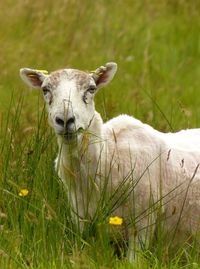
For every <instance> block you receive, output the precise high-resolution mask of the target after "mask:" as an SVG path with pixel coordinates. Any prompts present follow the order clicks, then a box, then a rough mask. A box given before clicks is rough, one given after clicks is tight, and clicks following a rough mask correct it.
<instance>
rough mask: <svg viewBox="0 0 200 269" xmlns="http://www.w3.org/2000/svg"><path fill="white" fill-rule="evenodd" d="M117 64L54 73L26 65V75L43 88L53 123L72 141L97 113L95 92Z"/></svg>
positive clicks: (62, 135) (50, 120)
mask: <svg viewBox="0 0 200 269" xmlns="http://www.w3.org/2000/svg"><path fill="white" fill-rule="evenodd" d="M116 70H117V65H116V64H114V63H108V64H107V65H106V66H101V67H100V68H98V69H97V70H96V71H94V72H92V73H86V72H83V71H79V70H76V69H62V70H58V71H55V72H52V73H50V74H45V73H44V72H43V71H40V70H34V69H29V68H23V69H21V70H20V75H21V77H22V79H23V80H24V81H25V82H26V83H27V84H28V85H29V86H31V87H34V88H40V89H41V90H42V91H43V96H44V100H45V102H46V104H47V109H48V115H49V123H50V125H51V126H52V127H53V128H54V130H55V132H56V134H57V135H58V136H59V137H62V138H63V139H64V141H65V142H71V140H74V138H77V137H79V136H81V133H82V132H81V131H82V130H87V129H88V127H89V126H90V124H91V121H92V119H93V117H94V113H95V107H94V95H95V93H96V92H97V89H99V88H100V87H102V86H104V85H105V84H107V83H108V82H109V81H110V80H111V79H112V78H113V76H114V74H115V72H116Z"/></svg>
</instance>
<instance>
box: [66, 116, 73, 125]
mask: <svg viewBox="0 0 200 269" xmlns="http://www.w3.org/2000/svg"><path fill="white" fill-rule="evenodd" d="M74 122H75V117H71V118H69V119H68V121H67V123H66V126H69V125H71V124H74Z"/></svg>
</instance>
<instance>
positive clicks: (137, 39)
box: [0, 0, 200, 130]
mask: <svg viewBox="0 0 200 269" xmlns="http://www.w3.org/2000/svg"><path fill="white" fill-rule="evenodd" d="M199 13H200V2H199V1H195V0H190V1H184V0H168V1H167V0H160V1H157V0H154V1H149V0H142V1H134V0H132V1H130V0H125V1H113V0H110V1H104V0H100V1H89V0H85V1H79V0H68V1H67V0H66V1H63V0H58V1H56V2H55V1H52V0H50V1H49V0H48V1H45V0H43V1H39V0H36V1H28V0H26V1H20V0H18V1H12V0H10V1H9V0H6V1H2V2H1V4H0V24H1V28H0V42H1V46H0V55H1V58H0V65H1V71H0V74H1V81H0V107H1V109H2V110H6V109H7V107H8V103H9V100H10V96H11V93H12V92H13V91H14V94H15V95H17V94H18V93H19V94H20V93H21V92H22V91H24V94H26V95H28V96H29V94H28V92H25V88H26V87H25V86H24V85H23V83H22V82H21V80H20V78H19V75H18V72H19V68H21V67H33V68H38V69H40V68H41V69H47V70H49V71H52V70H55V69H58V68H62V67H74V68H79V69H84V70H91V69H92V70H93V69H94V68H96V67H97V66H99V65H102V64H104V63H106V62H108V61H115V62H117V63H118V66H119V71H118V73H117V76H116V77H115V79H114V81H113V82H112V84H111V85H110V87H108V88H107V89H104V90H103V93H101V94H100V95H99V96H98V97H97V103H98V109H100V111H101V112H102V111H104V118H105V119H106V118H110V117H113V116H115V115H117V114H119V113H129V114H133V115H135V116H136V117H139V118H140V119H141V120H144V121H145V122H148V123H149V124H152V125H153V126H154V127H156V128H158V129H160V130H170V129H172V128H173V129H175V130H176V129H180V128H187V127H195V126H199V125H200V122H199V114H200V113H199V99H198V98H197V97H198V91H199V85H200V64H199V62H200V57H199V55H200V34H199V29H200V19H199ZM37 94H38V93H35V94H34V95H35V96H36V95H37ZM31 95H32V94H31ZM26 99H27V100H28V101H27V102H29V104H30V103H32V102H34V98H28V97H27V98H26ZM103 106H104V109H102V107H103ZM33 107H34V106H33ZM27 109H28V110H29V105H28V107H27ZM29 111H30V110H29ZM160 111H162V112H163V113H161V112H160ZM28 113H30V112H28ZM105 113H106V114H105ZM163 114H164V115H165V117H166V118H165V117H163ZM166 119H167V120H166ZM169 123H170V124H169ZM169 125H171V127H170V126H169Z"/></svg>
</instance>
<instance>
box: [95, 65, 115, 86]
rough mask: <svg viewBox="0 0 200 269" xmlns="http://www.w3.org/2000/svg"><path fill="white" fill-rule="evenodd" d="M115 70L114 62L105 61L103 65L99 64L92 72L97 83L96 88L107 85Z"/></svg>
mask: <svg viewBox="0 0 200 269" xmlns="http://www.w3.org/2000/svg"><path fill="white" fill-rule="evenodd" d="M116 71H117V64H116V63H107V64H106V65H105V66H100V67H99V68H97V69H96V70H95V71H94V72H92V77H93V79H94V81H95V83H96V85H97V88H101V87H104V86H105V85H107V84H108V83H109V82H110V81H111V80H112V79H113V77H114V75H115V73H116Z"/></svg>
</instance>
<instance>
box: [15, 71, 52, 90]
mask: <svg viewBox="0 0 200 269" xmlns="http://www.w3.org/2000/svg"><path fill="white" fill-rule="evenodd" d="M45 73H46V74H48V71H46V70H35V69H30V68H21V69H20V76H21V78H22V80H23V81H24V82H25V83H26V84H28V86H30V87H32V88H41V86H42V83H43V81H44V79H45V78H46V77H47V75H45Z"/></svg>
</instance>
